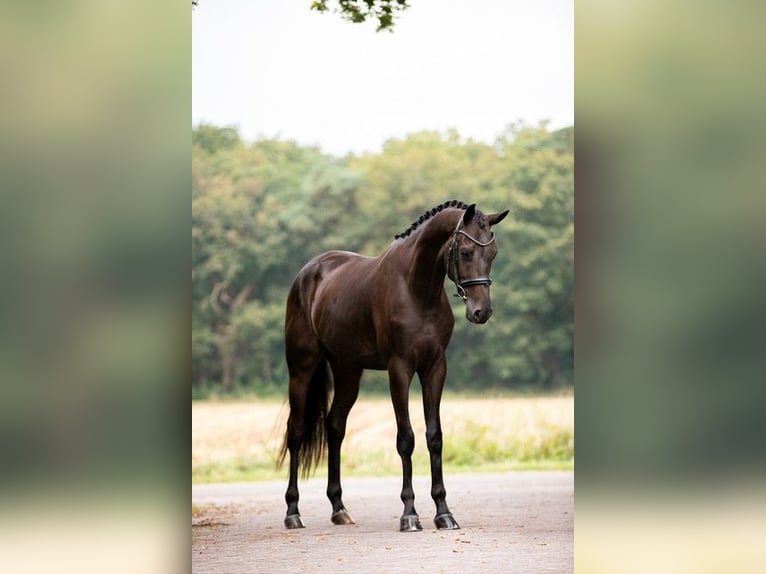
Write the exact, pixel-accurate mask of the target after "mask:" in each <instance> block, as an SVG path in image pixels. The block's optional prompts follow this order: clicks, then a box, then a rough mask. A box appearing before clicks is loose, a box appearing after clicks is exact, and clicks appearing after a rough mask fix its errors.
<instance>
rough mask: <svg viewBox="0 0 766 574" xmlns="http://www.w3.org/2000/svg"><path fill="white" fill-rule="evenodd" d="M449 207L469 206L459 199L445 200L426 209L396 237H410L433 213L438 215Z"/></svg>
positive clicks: (460, 207) (461, 207) (395, 237)
mask: <svg viewBox="0 0 766 574" xmlns="http://www.w3.org/2000/svg"><path fill="white" fill-rule="evenodd" d="M447 207H456V208H457V209H465V208H467V207H468V205H467V204H465V203H463V202H462V201H458V200H457V199H452V200H450V201H445V202H444V203H441V204H439V205H437V206H436V207H433V208H431V209H429V210H428V211H426V212H425V213H424V214H423V215H421V216H420V217H418V218H417V220H415V221H413V222H412V225H410V226H409V227H408V228H407V229H405V230H404V231H402V232H401V233H398V234H396V235H394V239H400V238H402V237H408V236H409V235H410V233H412V232H413V231H415V230H416V229H417V228H418V227H420V224H421V223H423V222H424V221H427V220H428V219H430V218H431V216H432V215H436V214H437V213H439V212H440V211H441V210H442V209H445V208H447Z"/></svg>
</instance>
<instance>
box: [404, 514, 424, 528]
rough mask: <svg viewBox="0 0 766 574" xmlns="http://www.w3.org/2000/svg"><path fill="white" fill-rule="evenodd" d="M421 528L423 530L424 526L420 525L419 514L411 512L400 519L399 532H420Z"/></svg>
mask: <svg viewBox="0 0 766 574" xmlns="http://www.w3.org/2000/svg"><path fill="white" fill-rule="evenodd" d="M419 530H423V527H422V526H421V525H420V518H418V515H417V514H409V515H407V516H402V517H401V518H400V519H399V532H418V531H419Z"/></svg>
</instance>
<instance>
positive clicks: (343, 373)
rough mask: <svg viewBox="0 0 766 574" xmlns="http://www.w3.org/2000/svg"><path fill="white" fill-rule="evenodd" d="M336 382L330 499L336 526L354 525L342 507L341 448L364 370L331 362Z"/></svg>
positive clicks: (329, 431)
mask: <svg viewBox="0 0 766 574" xmlns="http://www.w3.org/2000/svg"><path fill="white" fill-rule="evenodd" d="M330 364H331V365H332V371H333V378H334V380H335V396H334V398H333V402H332V407H331V408H330V412H329V413H328V415H327V461H328V467H327V468H328V472H327V498H329V499H330V503H331V504H332V516H331V517H330V520H332V522H333V524H354V519H353V518H351V515H350V514H349V513H348V511H347V510H346V508H345V507H344V506H343V500H342V495H343V490H342V488H341V486H340V449H341V445H342V444H343V437H344V436H345V435H346V421H347V420H348V413H349V412H350V411H351V407H353V406H354V403H355V402H356V398H357V396H358V395H359V380H360V379H361V377H362V369H358V368H356V367H350V366H348V365H339V364H337V363H336V362H334V361H331V362H330Z"/></svg>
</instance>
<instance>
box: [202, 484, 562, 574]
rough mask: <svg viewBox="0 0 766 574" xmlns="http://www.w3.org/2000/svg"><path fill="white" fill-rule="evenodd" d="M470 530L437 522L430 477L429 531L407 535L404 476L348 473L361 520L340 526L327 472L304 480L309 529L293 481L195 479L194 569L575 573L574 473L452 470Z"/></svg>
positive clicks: (458, 506) (451, 493)
mask: <svg viewBox="0 0 766 574" xmlns="http://www.w3.org/2000/svg"><path fill="white" fill-rule="evenodd" d="M445 483H446V487H447V500H448V502H449V504H450V508H451V510H452V512H453V514H454V515H455V518H456V519H457V520H458V522H459V523H460V524H461V526H462V529H461V530H452V531H437V530H435V529H434V528H433V522H432V520H433V514H434V505H433V501H432V500H431V498H430V496H429V492H430V479H429V478H428V477H425V476H416V477H415V479H414V487H415V495H416V508H417V509H418V512H419V513H420V520H421V523H422V524H423V528H424V529H423V531H422V532H414V533H400V532H399V531H398V528H399V515H400V514H401V510H402V505H401V502H400V500H399V492H400V489H401V480H400V479H399V478H392V477H386V478H346V479H344V481H343V492H344V495H343V500H344V502H345V504H346V507H347V508H348V510H349V512H350V513H351V515H352V516H353V517H354V519H355V520H356V522H357V524H355V525H350V526H335V525H333V524H332V523H331V522H330V504H329V502H328V500H327V498H326V497H325V493H324V491H325V487H326V484H325V481H324V479H309V480H303V481H301V482H300V485H299V486H300V491H301V505H300V508H301V514H302V516H303V519H304V522H305V523H306V528H305V529H300V530H290V531H288V530H286V529H285V528H284V527H283V525H282V520H283V518H284V513H285V504H284V499H283V497H284V491H285V487H286V481H274V482H257V483H229V484H200V485H193V486H192V502H193V504H194V505H195V506H196V507H197V509H198V511H199V512H198V514H197V515H196V516H195V517H194V518H193V520H192V571H193V572H195V573H197V574H203V573H221V574H239V573H251V572H253V573H255V572H259V573H260V572H263V573H269V574H274V573H281V572H284V573H295V572H333V573H344V572H354V573H355V574H359V573H389V572H390V573H396V574H401V573H407V572H445V573H447V572H449V573H454V574H457V573H461V574H462V573H469V572H482V573H492V572H513V573H516V574H518V573H524V572H530V573H532V572H534V573H542V572H556V573H559V572H572V571H573V565H574V557H573V555H574V532H573V530H574V474H573V473H572V472H570V471H561V472H555V471H548V472H511V473H496V474H449V473H447V475H446V480H445Z"/></svg>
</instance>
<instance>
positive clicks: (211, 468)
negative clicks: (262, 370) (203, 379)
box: [192, 392, 574, 482]
mask: <svg viewBox="0 0 766 574" xmlns="http://www.w3.org/2000/svg"><path fill="white" fill-rule="evenodd" d="M441 413H442V429H443V432H444V465H445V469H446V471H447V472H461V471H463V472H469V471H470V472H478V471H491V470H513V469H572V468H574V397H573V396H572V395H571V394H570V395H566V396H546V397H491V398H473V397H471V398H468V397H462V396H457V395H449V394H448V395H445V397H444V398H443V400H442V409H441ZM287 415H288V407H287V404H286V401H280V400H273V399H272V400H256V399H251V400H238V401H195V402H193V403H192V482H226V481H240V480H248V481H249V480H267V479H274V478H285V477H286V476H287V469H286V465H285V467H284V468H282V469H276V468H275V461H276V457H277V452H278V450H279V447H280V445H281V443H282V435H283V434H284V429H285V424H286V421H287ZM410 416H411V418H412V426H413V428H414V430H415V453H414V455H413V469H414V472H415V473H416V474H428V473H429V465H428V450H427V449H426V445H425V423H424V421H423V412H422V407H421V403H420V396H419V395H418V394H416V393H415V392H413V393H412V396H411V398H410ZM342 455H343V458H342V472H343V474H344V475H357V476H369V475H375V476H382V475H398V474H400V473H401V463H400V459H399V455H398V454H397V453H396V424H395V422H394V411H393V407H392V405H391V401H390V399H388V398H383V397H381V398H360V399H359V401H358V402H357V404H356V405H355V406H354V408H353V409H352V411H351V414H350V415H349V419H348V427H347V430H346V440H345V441H344V443H343V453H342ZM326 473H327V471H326V468H325V465H322V466H320V468H319V469H318V470H317V472H316V475H317V476H324V475H326Z"/></svg>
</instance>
